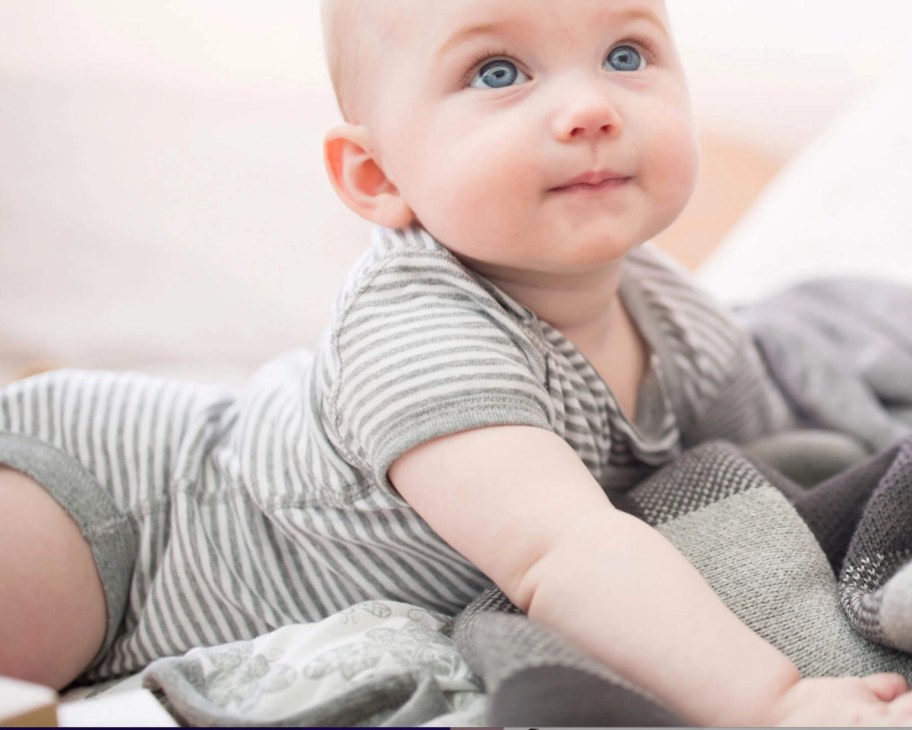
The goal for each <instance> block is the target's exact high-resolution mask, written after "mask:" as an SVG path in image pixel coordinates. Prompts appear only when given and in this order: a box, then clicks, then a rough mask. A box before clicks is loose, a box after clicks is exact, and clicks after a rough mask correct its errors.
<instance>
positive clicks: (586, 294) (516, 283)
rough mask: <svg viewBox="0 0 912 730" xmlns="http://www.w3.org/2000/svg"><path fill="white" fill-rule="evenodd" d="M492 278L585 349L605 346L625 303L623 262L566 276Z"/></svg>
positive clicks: (511, 295) (518, 300) (521, 302)
mask: <svg viewBox="0 0 912 730" xmlns="http://www.w3.org/2000/svg"><path fill="white" fill-rule="evenodd" d="M489 278H490V279H491V281H492V282H493V283H494V284H495V285H496V286H498V287H499V288H500V289H502V290H503V291H504V292H506V293H507V294H509V295H510V297H512V298H513V299H514V300H516V301H517V302H519V303H520V304H523V305H524V306H526V307H528V308H529V309H531V310H532V311H533V312H535V314H536V316H537V317H538V318H539V319H540V320H542V321H544V322H547V323H548V324H550V325H551V326H552V327H554V328H555V329H557V330H559V331H560V332H561V333H562V334H563V335H564V336H565V337H566V338H567V339H569V340H570V341H571V342H573V343H574V344H575V345H576V346H577V347H578V348H579V349H580V350H583V351H585V350H587V349H596V348H598V347H600V346H601V344H602V343H603V342H604V340H605V338H606V336H607V335H608V333H609V331H610V330H611V329H612V323H613V322H616V320H617V310H618V308H619V307H620V306H621V305H620V296H619V294H618V289H619V286H620V278H621V263H620V262H618V263H617V264H615V265H613V266H612V267H610V268H606V269H602V270H600V271H598V272H594V273H591V274H586V275H582V276H578V277H566V278H563V279H556V278H548V279H533V278H523V279H519V278H513V277H511V278H509V279H506V278H493V277H489Z"/></svg>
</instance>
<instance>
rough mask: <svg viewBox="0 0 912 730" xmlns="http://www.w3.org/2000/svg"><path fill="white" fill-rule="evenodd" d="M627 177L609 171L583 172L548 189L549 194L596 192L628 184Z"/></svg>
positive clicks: (629, 179) (629, 178)
mask: <svg viewBox="0 0 912 730" xmlns="http://www.w3.org/2000/svg"><path fill="white" fill-rule="evenodd" d="M631 180H632V178H631V177H630V176H629V175H621V174H619V173H616V172H612V171H610V170H601V171H599V170H596V171H590V172H585V173H583V174H582V175H577V176H576V177H574V178H571V179H570V180H567V181H566V182H565V183H562V184H561V185H557V186H556V187H553V188H550V189H549V190H548V192H549V193H571V192H597V191H601V190H612V189H614V188H620V187H623V186H624V185H626V184H627V183H628V182H630V181H631Z"/></svg>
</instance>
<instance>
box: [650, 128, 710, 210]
mask: <svg viewBox="0 0 912 730" xmlns="http://www.w3.org/2000/svg"><path fill="white" fill-rule="evenodd" d="M654 139H656V140H658V141H657V142H656V143H655V144H653V145H652V146H651V149H650V151H649V156H650V165H649V167H650V169H651V170H652V175H653V182H654V194H655V196H656V200H655V203H656V204H657V205H658V206H659V207H660V208H661V209H663V210H665V211H666V212H667V215H668V216H670V217H672V218H674V217H676V216H677V215H678V213H680V212H681V210H682V209H683V208H684V206H685V205H687V202H688V201H689V200H690V196H691V195H692V194H693V190H694V187H695V185H696V180H697V172H698V169H699V148H698V145H697V141H696V136H695V134H694V133H693V131H692V129H691V128H690V127H689V126H684V125H668V126H667V127H666V128H665V130H664V132H663V133H662V134H658V135H655V137H654ZM669 222H670V221H669Z"/></svg>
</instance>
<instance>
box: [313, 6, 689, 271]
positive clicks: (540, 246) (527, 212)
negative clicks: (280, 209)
mask: <svg viewBox="0 0 912 730" xmlns="http://www.w3.org/2000/svg"><path fill="white" fill-rule="evenodd" d="M324 18H325V28H326V44H327V52H328V58H329V61H330V68H331V72H332V75H333V82H334V84H335V88H336V93H337V96H338V98H339V103H340V106H341V108H342V110H343V114H344V116H345V119H346V121H345V123H343V124H340V125H339V126H337V127H336V128H334V129H333V130H331V131H330V133H329V134H328V135H327V139H326V161H327V167H328V169H329V172H330V177H331V178H332V181H333V184H334V186H335V188H336V190H337V192H338V193H339V195H340V197H341V198H342V200H343V201H344V202H345V203H346V204H348V205H349V207H351V208H352V209H353V210H354V211H355V212H356V213H358V214H359V215H361V216H362V217H364V218H366V219H368V220H370V221H373V222H375V223H378V224H380V225H384V226H389V227H406V226H408V225H410V224H412V223H419V224H421V225H422V226H424V227H425V228H426V229H427V230H428V231H429V232H430V233H431V234H432V235H433V236H434V237H436V238H437V239H438V240H439V241H441V243H443V244H444V245H446V246H447V247H448V248H449V249H450V250H451V251H453V252H454V253H455V254H456V255H457V256H459V257H460V258H461V259H463V260H464V261H465V262H466V263H467V264H469V265H470V266H472V267H473V268H475V269H476V270H478V271H480V272H481V273H483V274H488V275H492V276H494V275H496V276H499V277H504V276H511V275H513V274H521V275H523V276H526V277H528V276H529V275H533V276H536V275H544V276H551V275H561V274H568V275H570V274H581V273H585V272H587V271H591V270H592V267H598V266H600V265H604V264H607V263H610V262H612V261H615V260H617V259H619V258H621V257H622V256H623V255H624V254H626V253H628V252H629V251H630V250H631V249H632V248H634V247H636V246H637V245H639V244H640V243H642V242H643V241H646V240H648V239H649V238H651V237H652V236H654V235H655V234H656V233H658V232H659V231H661V230H662V229H663V228H665V227H666V226H667V225H668V224H670V223H671V222H672V221H673V220H674V219H675V218H676V217H677V215H678V214H679V213H680V211H681V210H682V209H683V207H684V205H685V204H686V202H687V200H688V199H689V197H690V194H691V192H692V189H693V184H694V180H695V177H696V168H697V152H696V141H695V134H694V128H693V124H692V120H691V115H690V106H689V99H688V94H687V89H686V84H685V81H684V74H683V71H682V68H681V64H680V61H679V59H678V56H677V52H676V50H675V47H674V43H673V40H672V36H671V31H670V28H669V22H668V17H667V13H666V10H665V5H664V2H663V1H662V0H572V2H554V0H324Z"/></svg>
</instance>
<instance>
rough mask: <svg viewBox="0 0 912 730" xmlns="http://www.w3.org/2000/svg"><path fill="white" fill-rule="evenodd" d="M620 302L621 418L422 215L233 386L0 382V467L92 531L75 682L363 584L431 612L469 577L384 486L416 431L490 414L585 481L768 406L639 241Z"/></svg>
mask: <svg viewBox="0 0 912 730" xmlns="http://www.w3.org/2000/svg"><path fill="white" fill-rule="evenodd" d="M624 267H625V268H624V272H623V275H622V280H621V290H620V291H621V297H622V299H623V301H624V304H625V306H626V308H627V309H628V310H629V312H630V314H631V316H632V318H633V320H634V321H635V322H636V324H637V326H638V327H639V329H640V331H641V333H642V335H643V337H644V338H645V339H646V341H647V343H648V344H649V346H650V350H651V360H650V368H649V372H648V375H647V377H646V379H645V381H644V383H643V386H642V389H641V392H640V394H639V398H638V410H637V416H636V419H635V422H631V421H630V420H628V418H627V417H626V416H625V415H624V414H623V412H622V411H621V410H620V409H619V408H618V406H617V404H616V403H615V400H614V397H613V396H612V394H611V392H610V390H609V389H608V387H607V386H606V385H605V383H604V381H603V380H602V379H601V378H600V377H599V375H598V374H597V373H596V372H595V370H594V369H593V368H592V367H591V365H590V364H589V363H588V362H587V361H586V359H585V358H584V357H583V356H582V355H581V354H580V353H579V352H578V351H577V350H576V349H575V347H574V346H573V345H572V344H571V343H570V342H569V341H568V340H567V339H566V338H564V337H563V336H562V335H561V333H560V332H558V331H557V330H555V329H554V328H552V327H550V326H549V325H548V324H547V323H545V322H543V321H541V320H539V319H538V318H537V317H536V316H535V314H534V313H533V312H532V311H530V310H528V309H527V308H525V307H524V306H522V305H521V304H518V303H517V302H515V301H514V300H512V299H510V298H509V297H508V296H507V295H506V294H504V293H503V292H502V291H500V290H499V289H497V288H496V287H495V286H494V285H492V284H491V283H490V282H488V281H487V280H485V279H484V278H482V277H480V276H478V275H477V274H475V273H473V272H472V271H470V270H469V269H467V268H465V267H464V266H463V265H462V264H461V263H460V262H459V261H458V260H457V259H456V258H455V257H454V256H453V255H452V254H451V253H450V252H449V251H447V249H446V248H444V247H443V246H442V245H441V244H440V243H438V242H437V241H435V240H434V239H433V238H432V237H431V236H430V235H428V234H427V233H426V232H424V231H423V230H421V229H417V228H414V229H409V230H400V231H393V230H388V229H377V230H376V231H375V233H374V242H373V245H372V247H371V248H370V249H369V250H368V251H367V252H366V253H365V255H364V256H363V257H362V259H361V260H360V261H359V263H358V265H357V266H356V267H355V269H354V270H353V271H352V273H351V274H350V275H349V278H348V280H347V282H346V284H345V286H344V287H343V289H342V291H341V293H340V295H339V297H338V299H337V301H336V305H335V308H334V311H333V316H332V321H331V324H330V326H329V328H328V329H327V330H326V333H325V335H324V337H323V339H322V340H321V342H320V344H319V345H318V347H317V348H316V350H315V351H314V352H313V353H310V352H304V351H300V352H293V353H290V354H288V355H286V356H285V357H282V358H280V359H278V360H276V361H274V362H272V363H270V364H268V365H267V366H265V367H264V368H263V369H262V370H260V371H259V372H258V373H257V374H256V375H255V376H254V377H253V378H252V379H251V381H250V382H249V384H248V385H247V386H246V387H245V388H243V389H242V390H240V391H238V392H232V391H229V390H227V389H226V388H222V387H218V386H203V385H198V384H190V383H183V382H178V381H170V380H163V379H158V378H151V377H147V376H142V375H138V374H113V373H105V372H87V371H56V372H52V373H48V374H45V375H40V376H37V377H34V378H30V379H27V380H23V381H20V382H17V383H14V384H12V385H10V386H8V387H7V388H5V389H3V390H0V463H3V464H6V465H9V466H12V467H13V468H16V469H18V470H20V471H22V472H24V473H26V474H29V475H30V476H32V477H33V478H34V479H35V480H37V481H38V482H39V483H41V484H42V485H44V486H45V488H46V489H48V491H49V492H50V493H51V494H52V495H54V497H55V498H56V499H57V500H58V501H59V502H60V503H61V504H62V505H63V506H64V508H65V509H66V510H67V511H68V512H69V513H70V514H71V515H72V516H73V517H74V518H75V519H76V521H77V523H78V524H79V525H80V527H81V529H82V531H83V533H84V534H85V535H86V537H87V538H88V539H89V541H90V543H91V544H92V547H93V551H94V555H95V559H96V563H97V565H98V568H99V572H100V574H101V577H102V582H103V584H104V587H105V590H106V593H107V601H108V632H107V636H106V641H105V645H104V647H103V648H102V650H101V651H100V652H99V654H98V656H97V658H96V660H95V662H94V663H93V665H92V666H91V667H90V668H89V670H87V672H86V673H85V674H84V675H83V677H82V678H81V679H82V680H84V681H99V680H102V679H105V678H109V677H114V676H119V675H122V674H126V673H130V672H135V671H138V670H139V669H141V668H142V667H144V666H145V665H146V664H148V663H149V662H150V661H152V660H154V659H156V658H158V657H162V656H168V655H174V654H180V653H183V652H185V651H187V650H189V649H190V648H192V647H194V646H199V645H212V644H218V643H224V642H228V641H235V640H240V639H245V638H251V637H254V636H257V635H259V634H262V633H265V632H267V631H271V630H273V629H275V628H277V627H279V626H283V625H287V624H290V623H294V622H302V621H316V620H319V619H321V618H324V617H326V616H327V615H329V614H330V613H333V612H335V611H338V610H341V609H343V608H346V607H347V606H349V605H351V604H353V603H357V602H360V601H363V600H367V599H372V598H386V599H392V600H400V601H404V602H409V603H414V604H418V605H422V606H425V607H427V608H430V609H435V610H439V611H443V612H445V613H448V614H453V613H455V612H456V611H458V610H459V609H460V608H461V607H463V606H464V605H466V604H467V603H468V602H469V601H470V600H471V599H472V598H473V597H475V596H476V595H477V594H478V593H479V592H480V591H481V590H482V589H483V588H484V587H485V586H487V585H488V584H489V581H488V579H487V578H486V577H485V576H484V575H483V574H481V573H480V572H479V571H478V570H477V569H476V568H475V567H474V566H473V565H471V564H470V563H469V562H467V561H466V560H465V559H463V558H462V557H461V556H460V555H458V554H457V553H455V552H454V551H453V550H452V549H451V548H449V547H448V546H447V545H446V544H445V543H444V542H443V541H442V540H441V539H440V538H438V537H437V536H436V535H435V534H434V533H433V532H432V531H431V529H430V528H429V527H428V526H427V524H426V523H424V522H423V521H422V520H421V519H420V518H419V517H418V516H417V514H416V513H415V512H414V511H413V510H412V509H411V508H410V507H409V506H408V505H407V504H406V503H405V502H404V501H403V500H402V499H401V498H400V497H399V496H398V495H397V494H396V492H395V490H394V489H393V488H392V486H391V485H390V483H389V482H388V480H387V476H386V472H387V469H388V468H389V466H390V465H391V464H392V463H393V462H394V461H395V460H396V458H398V457H399V456H400V455H402V454H404V453H406V452H407V451H409V450H410V449H412V448H414V447H416V446H417V445H419V444H421V443H423V442H426V441H428V440H430V439H433V438H435V437H438V436H442V435H445V434H450V433H456V432H459V431H464V430H468V429H473V428H481V427H485V426H493V425H507V424H511V425H524V426H533V427H538V428H544V429H548V430H550V431H553V432H554V433H556V434H558V435H559V436H561V437H562V438H564V439H565V440H566V441H567V442H568V443H569V444H570V445H571V446H572V447H573V449H574V450H575V451H576V453H577V454H578V455H579V457H580V458H581V459H582V461H583V462H584V463H585V464H586V466H587V467H588V468H589V470H590V471H591V473H592V474H593V476H594V477H595V478H596V480H597V481H598V482H599V483H600V484H601V485H602V486H603V487H604V489H605V490H606V492H607V493H608V495H609V496H610V495H611V494H612V493H613V492H614V493H616V492H618V491H622V490H624V489H627V488H629V487H630V486H631V485H633V484H635V483H636V482H637V481H639V480H640V479H642V478H643V477H644V476H646V475H647V474H649V473H650V472H651V471H652V470H654V469H656V468H657V467H659V466H661V465H663V464H665V463H667V462H668V461H669V460H671V459H673V458H674V457H675V456H676V455H677V454H678V453H680V451H681V449H682V448H686V447H687V446H689V445H692V444H695V443H698V442H700V441H704V440H707V439H710V438H725V439H728V440H731V441H735V442H739V443H745V442H747V441H750V440H752V439H754V438H757V437H758V436H761V435H763V434H765V433H768V432H771V431H774V430H778V429H781V428H784V427H786V426H787V425H788V424H789V422H790V418H791V417H790V414H789V413H788V411H787V408H786V406H785V404H784V402H783V401H782V399H781V397H780V396H779V394H778V392H777V391H775V389H774V388H773V386H772V385H771V383H770V381H769V379H768V377H767V375H766V373H765V370H764V367H763V365H762V363H761V361H760V359H759V357H758V355H757V353H756V351H755V349H754V348H753V346H752V344H751V343H750V341H749V339H748V337H747V336H746V335H745V334H744V333H743V332H742V331H741V330H740V329H738V328H737V327H736V326H735V325H734V324H733V322H732V321H731V320H730V319H729V317H728V316H727V315H725V314H724V313H723V312H722V311H721V310H720V309H719V308H718V306H717V305H715V304H714V303H713V302H712V301H711V300H710V299H709V298H708V297H706V296H705V295H704V294H702V293H700V292H699V291H698V290H697V289H696V288H695V286H694V285H693V283H692V282H691V281H690V279H689V278H688V276H687V274H686V272H684V271H683V270H682V269H680V268H679V267H678V266H677V265H676V264H674V263H672V262H671V261H670V260H668V259H667V258H666V257H665V255H664V254H662V253H661V252H659V251H658V250H657V249H655V248H653V247H652V246H650V245H647V246H644V247H642V248H640V249H638V250H637V251H635V252H633V253H632V254H631V255H630V256H629V257H628V259H627V261H626V262H625V265H624Z"/></svg>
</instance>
